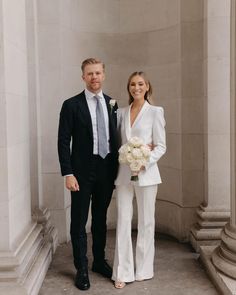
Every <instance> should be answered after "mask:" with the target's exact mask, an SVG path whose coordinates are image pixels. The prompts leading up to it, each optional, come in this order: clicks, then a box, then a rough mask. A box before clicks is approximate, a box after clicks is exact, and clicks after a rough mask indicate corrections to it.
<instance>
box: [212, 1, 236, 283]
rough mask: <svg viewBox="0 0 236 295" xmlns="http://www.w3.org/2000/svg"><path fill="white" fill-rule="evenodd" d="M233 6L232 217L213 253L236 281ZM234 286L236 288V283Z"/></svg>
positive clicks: (234, 41)
mask: <svg viewBox="0 0 236 295" xmlns="http://www.w3.org/2000/svg"><path fill="white" fill-rule="evenodd" d="M231 5H232V12H231V13H232V15H231V99H230V103H231V108H230V109H231V114H230V115H231V116H230V119H231V120H230V123H231V124H230V139H231V140H230V143H231V160H230V162H231V163H230V172H231V177H230V180H231V186H230V187H231V192H230V195H231V212H230V213H231V215H230V221H229V223H227V224H226V226H225V227H224V229H223V231H222V234H221V239H222V241H221V244H220V246H219V247H217V248H216V249H215V251H214V252H213V255H212V261H213V264H214V265H215V267H216V268H217V269H219V270H220V271H221V272H223V273H224V274H226V275H227V276H229V277H232V278H234V279H236V190H235V184H236V37H235V34H236V19H235V16H236V1H235V0H232V1H231ZM234 286H236V282H235V284H234Z"/></svg>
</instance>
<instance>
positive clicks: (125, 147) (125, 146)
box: [119, 144, 128, 154]
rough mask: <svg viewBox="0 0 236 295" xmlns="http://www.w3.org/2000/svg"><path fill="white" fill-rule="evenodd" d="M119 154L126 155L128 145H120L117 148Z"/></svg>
mask: <svg viewBox="0 0 236 295" xmlns="http://www.w3.org/2000/svg"><path fill="white" fill-rule="evenodd" d="M119 153H120V154H126V153H128V145H127V144H124V145H122V146H121V147H120V148H119Z"/></svg>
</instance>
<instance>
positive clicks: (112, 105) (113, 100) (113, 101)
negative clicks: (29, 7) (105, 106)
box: [109, 99, 116, 107]
mask: <svg viewBox="0 0 236 295" xmlns="http://www.w3.org/2000/svg"><path fill="white" fill-rule="evenodd" d="M109 104H110V106H111V107H114V105H115V104H116V100H115V99H110V101H109Z"/></svg>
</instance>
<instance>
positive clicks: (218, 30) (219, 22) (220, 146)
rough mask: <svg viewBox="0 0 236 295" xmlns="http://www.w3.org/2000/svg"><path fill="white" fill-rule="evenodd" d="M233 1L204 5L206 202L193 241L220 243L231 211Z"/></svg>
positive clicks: (192, 230) (196, 244)
mask: <svg viewBox="0 0 236 295" xmlns="http://www.w3.org/2000/svg"><path fill="white" fill-rule="evenodd" d="M229 19H230V0H225V1H221V0H216V1H215V0H214V1H211V0H209V1H204V84H205V87H204V101H205V103H204V154H205V158H204V171H205V175H204V182H205V189H204V202H203V204H202V205H201V206H200V207H199V208H198V210H197V218H198V219H197V223H196V224H195V225H194V226H193V227H192V229H191V232H190V240H191V243H192V245H193V247H194V248H195V250H196V251H199V247H200V246H202V245H212V244H219V243H220V233H221V230H222V228H223V226H224V225H225V224H226V222H227V220H228V219H229V215H230V214H229V207H230V183H229V179H230V169H229V166H230V131H229V130H230V120H229V118H230V93H229V92H230V91H229V89H230V86H229V80H230V34H229V32H230V20H229Z"/></svg>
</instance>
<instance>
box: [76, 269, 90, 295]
mask: <svg viewBox="0 0 236 295" xmlns="http://www.w3.org/2000/svg"><path fill="white" fill-rule="evenodd" d="M75 286H76V287H77V288H78V289H80V290H84V291H85V290H88V289H89V288H90V282H89V276H88V270H87V269H80V270H78V271H77V274H76V276H75Z"/></svg>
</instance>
